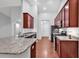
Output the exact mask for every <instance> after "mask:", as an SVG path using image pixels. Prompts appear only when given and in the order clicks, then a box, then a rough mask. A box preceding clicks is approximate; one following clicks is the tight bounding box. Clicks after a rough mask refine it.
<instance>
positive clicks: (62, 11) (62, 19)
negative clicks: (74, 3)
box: [61, 8, 65, 27]
mask: <svg viewBox="0 0 79 59" xmlns="http://www.w3.org/2000/svg"><path fill="white" fill-rule="evenodd" d="M64 14H65V13H64V8H63V9H62V10H61V16H62V18H61V24H62V27H64V18H65V17H64V16H65V15H64Z"/></svg>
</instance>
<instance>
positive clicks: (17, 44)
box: [0, 37, 36, 54]
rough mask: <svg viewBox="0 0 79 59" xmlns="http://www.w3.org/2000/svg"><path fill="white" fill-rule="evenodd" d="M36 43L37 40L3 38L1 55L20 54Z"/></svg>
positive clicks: (0, 49)
mask: <svg viewBox="0 0 79 59" xmlns="http://www.w3.org/2000/svg"><path fill="white" fill-rule="evenodd" d="M35 41H36V38H16V39H15V38H14V37H7V38H1V39H0V53H12V54H20V53H22V52H24V51H25V50H26V49H27V48H28V47H30V46H31V45H32V44H33V43H34V42H35Z"/></svg>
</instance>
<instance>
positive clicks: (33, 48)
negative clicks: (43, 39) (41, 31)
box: [31, 42, 36, 58]
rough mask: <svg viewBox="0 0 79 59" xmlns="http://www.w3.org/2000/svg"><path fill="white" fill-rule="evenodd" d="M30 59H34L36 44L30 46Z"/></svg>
mask: <svg viewBox="0 0 79 59" xmlns="http://www.w3.org/2000/svg"><path fill="white" fill-rule="evenodd" d="M31 58H36V42H34V43H33V44H32V46H31Z"/></svg>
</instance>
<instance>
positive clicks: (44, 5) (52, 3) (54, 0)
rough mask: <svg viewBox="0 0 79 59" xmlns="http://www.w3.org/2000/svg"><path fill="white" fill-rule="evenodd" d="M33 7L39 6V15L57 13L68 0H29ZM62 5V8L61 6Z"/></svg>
mask: <svg viewBox="0 0 79 59" xmlns="http://www.w3.org/2000/svg"><path fill="white" fill-rule="evenodd" d="M27 1H28V2H29V3H30V4H31V5H34V4H37V8H38V12H39V13H55V12H58V11H59V9H61V8H62V6H63V5H64V3H65V2H66V1H67V0H27ZM61 5H62V6H61Z"/></svg>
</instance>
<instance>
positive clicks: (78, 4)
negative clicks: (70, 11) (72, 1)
mask: <svg viewBox="0 0 79 59" xmlns="http://www.w3.org/2000/svg"><path fill="white" fill-rule="evenodd" d="M78 27H79V0H78Z"/></svg>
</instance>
